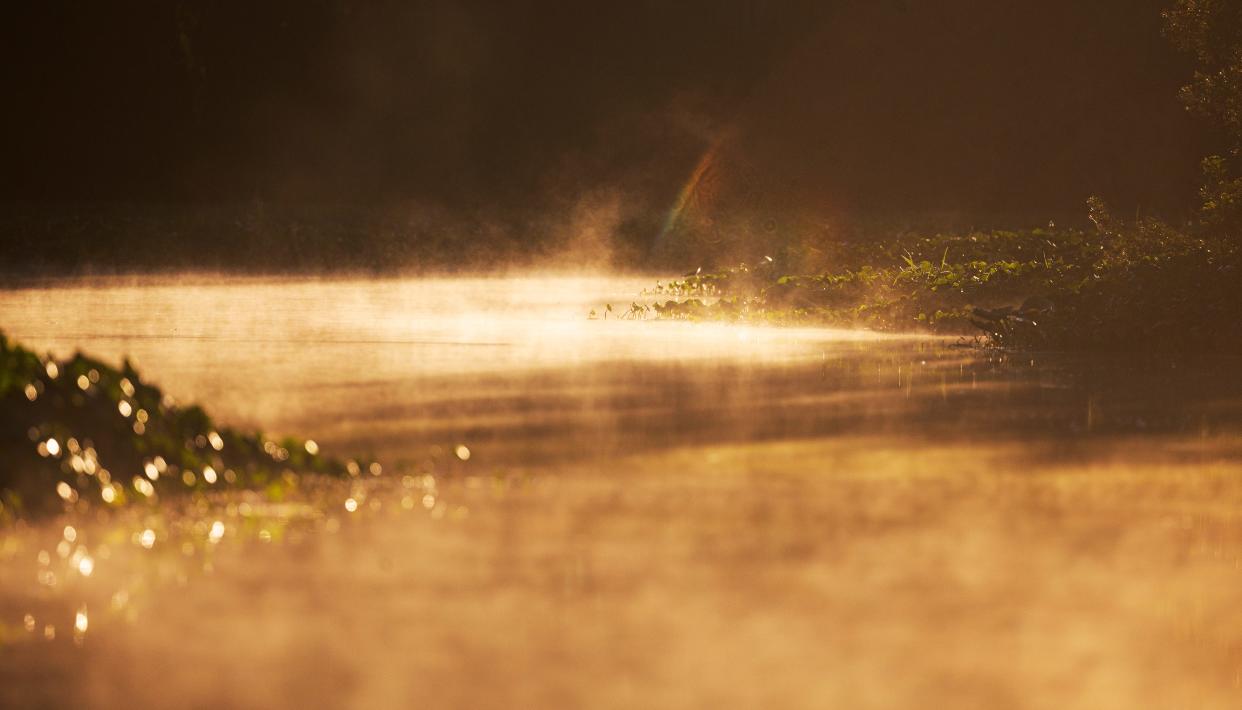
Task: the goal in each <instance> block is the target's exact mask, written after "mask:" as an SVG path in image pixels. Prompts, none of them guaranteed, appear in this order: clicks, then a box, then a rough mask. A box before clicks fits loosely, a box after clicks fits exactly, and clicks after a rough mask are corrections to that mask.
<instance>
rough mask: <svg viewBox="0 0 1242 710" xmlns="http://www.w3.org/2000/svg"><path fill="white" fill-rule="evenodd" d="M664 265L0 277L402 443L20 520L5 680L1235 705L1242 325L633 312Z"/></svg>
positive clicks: (472, 699) (351, 691)
mask: <svg viewBox="0 0 1242 710" xmlns="http://www.w3.org/2000/svg"><path fill="white" fill-rule="evenodd" d="M650 283H651V280H648V279H617V278H596V277H565V276H554V275H543V276H520V277H507V278H441V279H404V280H403V279H353V280H306V279H300V280H294V279H267V280H264V279H242V280H238V279H215V278H210V277H206V276H187V277H182V278H174V277H161V278H159V279H143V280H122V279H101V280H97V281H93V282H85V283H77V284H57V285H53V286H49V287H44V288H36V287H31V288H24V289H18V290H10V291H4V292H0V327H3V328H4V330H5V332H6V333H7V334H8V335H10V336H11V337H12V338H14V339H15V340H17V341H18V342H21V343H23V344H25V345H27V346H29V347H33V348H36V349H39V350H42V351H50V352H53V353H56V354H57V355H68V354H70V353H72V352H73V351H74V350H75V349H81V350H83V351H85V352H87V353H89V354H92V355H95V356H98V357H101V358H103V359H105V360H109V361H113V362H119V360H120V359H121V358H122V357H130V358H131V359H132V360H133V361H134V362H135V364H136V365H137V366H138V367H139V370H140V371H141V372H143V373H144V376H145V377H147V378H149V379H151V380H154V381H155V382H157V383H159V384H160V385H162V386H163V388H164V389H165V390H166V391H167V392H168V393H170V394H172V395H173V396H174V397H176V398H177V399H178V400H180V401H186V402H188V401H193V402H198V403H201V404H203V405H204V406H205V407H206V408H207V410H208V411H210V412H211V413H212V414H213V415H214V416H216V418H217V420H219V421H222V422H223V423H225V424H228V425H235V426H242V427H254V428H262V429H263V430H264V431H267V432H272V433H276V434H297V435H301V436H307V437H310V438H313V439H315V440H316V441H317V442H319V444H320V446H321V448H322V450H323V451H325V452H326V453H330V454H334V455H338V456H348V455H352V454H360V455H373V456H375V457H377V458H379V459H380V460H381V461H382V462H383V463H384V471H383V473H382V474H381V475H378V476H371V475H366V474H364V475H363V476H362V477H360V478H358V479H351V480H345V481H337V480H317V479H309V478H308V479H303V480H301V481H300V482H299V484H298V487H297V489H296V493H295V494H294V495H292V496H290V497H286V498H283V499H281V500H279V501H276V500H273V499H271V498H270V497H266V496H263V495H261V494H258V493H254V492H245V491H222V492H220V493H219V494H217V495H213V496H209V497H207V498H204V499H197V500H189V499H186V500H181V501H164V502H163V504H162V507H160V508H156V509H145V508H144V509H138V508H131V509H129V510H127V511H123V512H112V513H107V514H103V513H99V514H95V513H91V514H75V515H74V516H65V517H62V518H58V519H55V520H49V521H43V522H39V523H36V524H29V525H21V526H18V527H16V528H13V529H10V530H7V531H4V532H3V533H2V534H3V536H4V537H3V540H2V541H0V706H3V707H10V706H11V707H64V706H68V705H71V704H73V705H79V706H87V707H106V708H113V707H115V708H128V707H178V708H183V707H256V708H258V707H305V706H314V707H349V708H372V707H410V706H415V705H430V706H436V707H470V708H491V707H495V708H511V707H537V708H562V707H563V708H581V707H601V708H634V707H643V708H690V707H704V708H709V707H710V708H719V707H739V708H752V707H753V708H760V707H762V708H773V707H781V708H785V707H788V708H800V707H807V708H825V707H850V708H871V707H875V708H893V707H910V708H924V707H954V708H998V707H1004V708H1045V707H1047V708H1052V707H1055V708H1134V707H1148V708H1164V707H1168V708H1174V707H1177V708H1181V707H1196V708H1235V707H1239V706H1240V704H1242V614H1240V612H1239V609H1242V607H1240V606H1239V605H1238V603H1237V601H1238V599H1239V594H1240V593H1242V592H1239V590H1242V437H1240V436H1239V432H1242V378H1240V377H1239V375H1238V370H1237V364H1238V363H1237V361H1236V360H1235V359H1231V358H1230V355H1229V354H1205V355H1204V356H1203V357H1202V358H1201V359H1199V360H1198V361H1196V362H1186V361H1180V362H1174V361H1166V360H1160V359H1139V358H1135V357H1133V356H1128V355H1125V354H1116V355H1113V356H1109V357H1101V358H1093V359H1087V358H1070V357H1065V356H1057V355H1053V354H1040V355H1035V356H1029V355H1024V356H1021V357H1018V356H1014V355H1009V354H1001V353H995V352H987V351H981V350H978V349H973V348H963V347H958V346H957V345H958V344H957V343H955V342H954V341H952V340H943V339H935V338H927V337H919V336H908V337H894V336H878V335H874V334H868V333H858V332H850V331H835V330H827V329H813V328H805V329H796V328H769V327H757V326H737V325H714V324H701V323H680V322H656V321H648V320H631V319H622V318H619V317H618V316H619V315H620V314H622V313H623V312H625V311H626V310H627V309H628V307H629V305H630V303H631V302H632V301H634V300H639V296H638V295H637V294H638V293H639V291H640V290H641V289H642V288H643V287H644V286H647V285H649V284H650ZM604 304H612V305H613V308H612V310H611V312H607V311H606V309H605V308H604V307H603V306H604ZM592 310H594V311H596V313H597V315H599V316H602V314H604V313H605V312H607V313H608V316H607V318H604V317H595V318H590V317H588V314H589V313H590V312H591V311H592ZM83 559H89V560H90V563H89V565H87V566H86V567H83ZM84 570H85V572H84Z"/></svg>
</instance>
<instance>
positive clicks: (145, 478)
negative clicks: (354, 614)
mask: <svg viewBox="0 0 1242 710" xmlns="http://www.w3.org/2000/svg"><path fill="white" fill-rule="evenodd" d="M357 470H358V465H357V464H356V463H354V462H350V463H349V464H342V463H341V462H339V461H336V460H334V459H331V458H327V457H325V456H323V455H321V454H320V453H319V446H318V444H317V443H316V442H314V441H308V440H301V439H296V438H292V437H286V438H280V439H275V438H271V437H267V436H264V435H263V434H262V433H259V432H249V433H247V432H240V431H236V430H234V429H230V428H227V427H220V426H217V425H216V424H215V423H214V422H213V421H212V419H211V417H210V416H208V414H207V413H206V412H205V411H204V410H203V409H202V408H201V407H198V406H194V405H189V406H181V405H179V404H178V403H176V402H175V401H174V400H173V399H172V398H171V397H169V396H167V395H166V394H165V393H164V392H163V391H161V390H160V388H159V387H157V386H155V385H154V384H151V383H148V382H146V381H144V380H143V379H142V378H141V377H140V376H139V374H138V372H137V371H136V370H135V369H134V367H133V366H132V365H131V364H130V363H129V362H128V361H126V362H125V363H123V364H122V366H121V367H120V368H114V367H110V366H108V365H106V364H105V363H103V362H101V361H99V360H95V359H92V358H90V357H87V356H85V355H82V354H80V353H79V354H75V355H74V356H73V357H71V358H68V359H64V360H56V359H55V358H52V357H50V356H47V357H41V356H39V355H37V354H36V353H34V352H33V351H30V350H27V349H25V348H23V347H21V346H19V345H16V344H13V343H10V342H9V341H8V339H7V338H6V337H5V336H4V335H3V334H0V520H2V519H3V518H6V517H12V516H14V515H16V514H21V513H32V512H33V513H37V512H40V511H48V510H52V509H55V508H57V507H58V506H69V507H74V506H82V507H84V506H90V505H105V506H119V505H125V504H127V503H134V502H141V501H147V502H154V501H156V500H158V498H159V497H160V496H163V495H170V494H179V493H186V492H195V491H200V492H201V491H207V490H210V489H213V488H217V487H224V486H245V487H252V488H262V489H264V490H265V491H266V492H267V493H268V494H269V495H271V496H277V497H278V496H279V495H280V493H281V490H282V489H283V488H284V487H286V486H289V485H296V482H297V476H298V475H299V474H303V473H320V474H329V475H342V474H345V473H347V472H350V471H357Z"/></svg>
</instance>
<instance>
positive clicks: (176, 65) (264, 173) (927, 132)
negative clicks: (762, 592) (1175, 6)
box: [0, 0, 1214, 270]
mask: <svg viewBox="0 0 1242 710" xmlns="http://www.w3.org/2000/svg"><path fill="white" fill-rule="evenodd" d="M1165 4H1166V3H1165V2H1163V1H1162V0H1107V1H1105V2H1097V3H1080V2H1071V1H1070V0H1056V1H1054V2H1036V1H1035V0H1023V1H1021V2H1012V3H994V2H986V1H984V0H951V1H950V2H941V3H917V2H905V1H900V0H886V1H882V2H864V1H863V0H837V1H835V2H813V1H811V0H792V1H790V2H783V3H766V2H758V1H757V0H726V1H725V2H713V3H697V2H691V3H664V2H655V1H654V0H651V1H644V2H637V3H599V4H585V3H553V2H533V1H527V2H503V3H502V2H449V1H447V0H415V1H411V2H395V1H394V2H384V1H375V2H371V1H368V2H363V1H361V0H269V1H267V2H242V1H240V0H238V1H233V0H219V1H210V0H175V1H174V0H159V1H157V0H117V1H115V2H108V3H99V2H89V1H86V0H79V1H73V0H51V1H49V2H23V3H20V4H18V5H17V6H16V7H14V8H9V9H8V10H7V11H6V23H5V25H6V27H5V32H4V34H5V37H4V38H3V39H4V42H3V45H4V48H3V50H0V51H3V52H4V54H5V57H4V61H3V62H2V63H0V77H2V80H3V82H4V85H5V87H6V103H7V104H8V107H9V108H8V110H7V112H6V113H7V116H6V124H7V125H6V128H5V129H4V131H3V142H4V144H3V146H2V148H3V152H4V155H5V156H6V157H5V161H6V170H5V171H4V173H3V175H2V176H0V180H2V181H3V182H2V183H0V202H2V203H3V208H2V212H3V214H0V230H2V233H0V240H3V241H2V242H0V258H2V259H3V261H4V264H5V265H6V266H7V267H9V269H10V270H13V269H19V268H23V267H25V266H30V265H45V266H48V267H49V268H54V267H64V266H69V267H73V268H89V267H92V266H95V267H99V268H105V269H107V268H136V267H145V266H201V265H211V266H221V267H244V268H252V269H254V268H257V269H271V268H277V269H278V268H285V267H288V266H301V267H318V266H321V265H323V266H336V265H341V264H346V265H349V266H370V267H377V266H378V267H381V268H386V267H389V266H409V265H410V264H411V263H412V262H413V263H423V262H426V261H428V260H441V261H444V262H449V263H451V262H453V261H456V260H462V259H466V260H469V261H474V260H476V259H477V260H482V261H486V260H487V259H488V258H495V256H496V255H501V256H504V257H507V256H509V255H511V254H514V253H527V254H530V253H539V252H544V251H555V250H556V249H557V248H559V246H560V245H561V244H562V242H564V241H565V238H564V234H565V232H566V231H567V230H568V231H573V230H574V229H578V228H579V227H580V226H581V224H582V223H588V224H592V226H593V228H599V229H606V230H607V232H608V234H609V236H610V238H611V239H613V240H614V242H615V244H616V246H617V250H618V253H619V254H621V255H622V258H623V259H624V260H627V261H631V262H633V263H641V262H642V261H643V260H644V259H647V258H649V257H650V255H651V254H652V249H653V247H656V246H659V244H658V242H659V240H660V234H661V232H662V231H664V228H665V225H666V215H667V213H668V212H669V210H670V209H671V208H672V207H673V206H674V204H675V203H676V202H677V199H678V194H679V192H680V191H681V190H682V187H683V185H684V184H685V183H686V181H687V180H688V179H689V177H690V176H691V175H692V174H693V173H694V171H695V167H696V164H698V163H699V160H700V158H701V157H702V156H703V155H704V153H705V152H706V151H707V150H708V149H709V148H710V147H711V146H712V145H713V144H716V143H721V145H723V146H724V148H723V149H722V153H724V154H723V155H722V156H720V159H719V160H718V161H717V163H718V165H717V166H716V174H714V175H713V180H714V181H715V182H716V187H717V188H718V190H717V191H718V193H719V195H718V199H717V200H716V201H715V202H714V203H713V204H708V205H706V206H704V209H710V210H716V211H719V213H720V214H719V215H718V216H716V217H714V219H715V223H716V224H725V223H730V224H738V225H743V226H741V227H739V228H749V227H746V226H745V225H754V224H768V223H770V222H772V221H773V220H778V221H779V223H780V225H781V226H780V228H781V229H822V225H823V224H824V223H825V221H828V222H831V223H832V224H833V225H837V227H834V228H836V229H838V230H839V232H840V233H838V234H835V235H833V236H834V238H835V237H840V236H841V235H842V234H845V233H849V234H857V233H860V231H859V230H857V229H855V230H852V231H851V230H848V229H845V228H844V227H841V226H840V225H844V224H849V223H850V221H851V220H855V221H858V218H860V217H863V216H867V215H875V214H881V215H885V217H886V219H891V218H892V215H894V214H898V215H899V216H900V218H901V219H907V221H913V222H917V221H919V220H920V219H922V217H921V216H926V215H932V214H934V215H938V217H937V220H939V221H941V222H951V223H952V224H951V225H950V226H954V227H959V226H967V227H969V226H982V225H984V224H986V223H987V222H988V220H994V218H993V217H991V216H994V215H998V214H1004V215H1018V216H1019V219H1020V220H1026V221H1027V222H1030V223H1043V222H1046V221H1047V220H1048V219H1049V218H1057V219H1060V218H1063V217H1064V216H1068V215H1074V214H1078V215H1081V214H1082V212H1083V211H1082V209H1081V205H1082V204H1083V200H1084V199H1085V197H1086V196H1087V195H1090V194H1100V195H1103V196H1104V197H1106V198H1108V199H1109V200H1110V203H1111V204H1113V205H1114V206H1115V208H1116V209H1117V210H1118V211H1120V212H1123V213H1130V212H1132V211H1135V210H1138V211H1143V212H1159V213H1165V214H1176V213H1177V212H1178V211H1179V210H1183V209H1185V208H1186V207H1187V206H1189V205H1192V204H1194V198H1195V194H1194V186H1195V185H1196V184H1197V183H1196V179H1195V176H1196V174H1197V171H1198V160H1199V157H1200V156H1202V155H1204V154H1206V153H1208V152H1209V150H1208V146H1210V144H1211V142H1212V140H1213V139H1214V136H1213V135H1212V134H1210V133H1209V132H1208V131H1207V130H1206V129H1205V128H1204V124H1201V123H1200V122H1198V121H1197V120H1196V119H1195V118H1194V117H1192V116H1190V115H1188V114H1187V113H1186V112H1185V111H1184V110H1183V108H1182V106H1181V105H1180V104H1179V102H1178V100H1177V89H1178V87H1179V86H1180V85H1181V84H1182V83H1184V82H1185V80H1186V78H1187V77H1188V76H1189V74H1190V67H1191V62H1192V58H1191V57H1188V56H1186V55H1184V54H1179V53H1177V52H1176V51H1175V50H1174V48H1172V47H1171V46H1170V44H1169V42H1168V41H1167V40H1166V39H1165V38H1164V37H1162V36H1161V20H1160V17H1159V11H1160V9H1161V8H1162V6H1164V5H1165ZM722 137H727V140H722ZM739 184H743V185H744V186H745V187H744V189H739V188H738V187H737V186H738V185H739ZM584 204H585V205H587V206H588V207H590V206H593V205H594V206H598V205H605V206H607V209H605V210H604V211H605V212H607V215H606V218H601V220H602V221H601V224H600V225H594V221H593V219H592V218H591V216H590V215H587V216H586V217H583V216H582V212H583V205H584ZM588 212H589V210H588ZM741 213H744V214H741ZM575 214H577V215H578V216H577V217H574V216H573V215H575ZM756 215H759V217H756ZM904 215H910V217H908V218H906V217H904ZM820 217H825V218H826V219H820ZM729 220H733V221H732V222H729ZM932 221H935V220H932ZM807 225H811V226H807Z"/></svg>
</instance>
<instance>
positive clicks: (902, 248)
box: [650, 0, 1242, 351]
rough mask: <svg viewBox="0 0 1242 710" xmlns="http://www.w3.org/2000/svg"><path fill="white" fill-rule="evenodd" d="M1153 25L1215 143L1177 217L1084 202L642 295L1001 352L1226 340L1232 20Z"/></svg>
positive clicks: (1185, 6) (1206, 5) (1233, 177)
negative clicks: (1055, 220)
mask: <svg viewBox="0 0 1242 710" xmlns="http://www.w3.org/2000/svg"><path fill="white" fill-rule="evenodd" d="M1164 17H1165V28H1166V33H1167V35H1168V36H1169V38H1170V39H1171V41H1172V42H1173V43H1174V44H1175V45H1176V46H1177V47H1178V48H1179V49H1181V50H1183V51H1185V52H1187V53H1188V54H1190V55H1191V56H1193V57H1194V59H1195V62H1196V64H1197V67H1198V70H1197V71H1196V72H1195V74H1194V76H1193V78H1192V79H1191V81H1190V83H1188V84H1187V85H1186V86H1185V87H1184V88H1183V90H1182V96H1181V98H1182V100H1183V103H1184V104H1185V106H1186V108H1187V109H1188V110H1190V111H1193V112H1196V113H1198V114H1201V115H1204V116H1206V117H1208V118H1210V119H1213V120H1214V121H1215V122H1216V124H1217V125H1218V127H1219V128H1220V129H1221V131H1222V135H1223V136H1224V138H1223V142H1222V148H1223V150H1222V154H1220V155H1212V156H1209V157H1207V158H1205V159H1204V160H1203V181H1202V184H1201V186H1200V188H1199V190H1198V195H1199V198H1200V199H1199V204H1198V206H1197V208H1196V209H1195V210H1194V212H1193V214H1192V215H1191V216H1190V217H1189V218H1187V219H1184V220H1181V221H1179V222H1177V223H1171V222H1168V221H1162V220H1160V219H1156V218H1152V217H1136V218H1134V219H1132V220H1122V219H1118V218H1117V217H1116V216H1115V215H1114V214H1113V213H1112V212H1111V211H1110V210H1109V208H1108V206H1107V204H1106V203H1105V201H1104V200H1103V199H1101V198H1099V197H1091V198H1089V199H1088V200H1087V217H1088V218H1089V221H1090V225H1091V226H1090V227H1089V228H1085V229H1063V228H1062V229H1058V228H1056V227H1055V226H1053V225H1052V224H1050V225H1049V226H1048V228H1047V229H1028V230H1021V231H978V232H976V231H971V232H963V233H950V234H944V233H935V234H919V233H914V232H908V233H901V234H896V235H892V236H890V237H887V238H881V239H871V240H865V241H857V242H855V243H852V244H841V245H836V248H834V250H833V252H832V254H831V259H830V260H829V261H830V262H831V266H828V267H826V268H813V267H812V268H810V269H808V268H807V265H808V264H811V263H815V262H823V261H824V259H823V253H822V250H817V246H816V245H815V244H812V243H806V244H803V243H797V242H796V241H795V246H792V247H790V246H783V247H779V248H778V247H776V246H775V245H772V246H770V247H769V249H770V250H771V251H770V252H769V253H768V254H767V255H765V256H763V257H762V258H760V259H758V260H757V261H752V262H751V263H749V264H740V265H738V266H735V267H733V268H729V269H725V270H720V271H715V272H713V273H702V272H696V273H694V274H691V275H688V276H686V277H685V278H684V279H682V280H678V281H675V282H673V283H671V284H658V285H657V286H656V288H655V289H654V296H655V297H656V299H657V302H656V303H655V304H654V305H653V306H651V307H650V308H651V310H652V311H654V313H656V314H657V315H659V316H661V317H666V318H724V319H733V320H748V321H763V322H779V323H792V322H813V323H817V324H827V325H834V326H844V327H863V328H873V329H877V330H888V331H912V330H924V331H930V332H933V333H943V334H950V335H956V336H964V337H973V339H974V341H975V342H980V343H987V344H991V345H995V346H1000V347H1005V348H1017V349H1059V350H1108V349H1112V350H1132V351H1133V350H1166V349H1211V348H1221V347H1228V346H1235V347H1236V346H1237V345H1239V344H1242V325H1240V324H1239V320H1240V319H1239V313H1238V310H1239V306H1240V305H1242V171H1240V170H1239V163H1240V158H1242V9H1239V8H1238V7H1237V6H1236V5H1235V4H1234V3H1231V2H1224V1H1217V0H1180V2H1177V3H1175V4H1174V5H1173V6H1172V7H1171V8H1170V9H1169V10H1168V11H1166V12H1165V14H1164ZM756 241H758V243H760V244H762V243H763V240H762V239H759V240H756ZM817 251H818V252H819V253H815V252H817ZM809 255H813V256H815V257H816V258H808V256H809ZM666 296H667V298H665V297H666Z"/></svg>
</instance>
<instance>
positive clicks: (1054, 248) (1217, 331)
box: [649, 201, 1242, 349]
mask: <svg viewBox="0 0 1242 710" xmlns="http://www.w3.org/2000/svg"><path fill="white" fill-rule="evenodd" d="M1092 216H1093V218H1094V219H1096V220H1098V222H1097V224H1098V225H1099V227H1098V228H1097V229H1096V230H1095V231H1091V232H1088V231H1080V230H1056V229H1048V230H1043V229H1035V230H1030V231H1024V232H988V233H973V234H964V235H934V236H919V235H903V236H900V237H897V238H894V239H892V240H890V241H887V242H884V243H881V244H871V245H855V246H853V247H851V248H849V249H847V250H844V251H843V255H842V256H841V257H840V258H841V265H840V266H839V267H838V268H836V269H834V270H830V271H823V272H820V273H815V274H809V275H799V274H796V273H789V270H788V269H787V268H782V267H784V266H785V265H786V263H787V262H786V260H785V259H783V258H777V259H767V258H765V259H764V260H762V261H761V262H760V263H759V264H758V265H755V266H748V265H739V266H738V267H735V268H732V269H729V270H725V271H722V272H720V273H711V274H694V275H689V276H687V277H685V278H684V279H683V280H680V281H675V282H673V283H671V284H658V285H657V287H656V289H655V290H654V292H653V294H654V295H656V296H657V298H659V297H660V296H665V295H667V296H672V297H673V298H671V299H668V300H665V301H663V302H660V303H656V304H655V305H654V306H653V310H654V311H655V312H656V314H657V315H659V316H660V317H664V318H724V319H730V320H747V321H761V322H775V323H784V324H788V323H819V324H829V325H834V326H842V327H862V328H871V329H875V330H885V331H912V330H927V331H931V332H935V333H944V334H953V335H971V334H974V335H980V336H983V337H984V338H986V340H987V342H989V343H991V344H994V345H998V346H1002V347H1010V348H1038V349H1045V348H1050V349H1148V348H1152V347H1157V348H1168V347H1176V348H1181V347H1209V346H1213V345H1219V344H1223V343H1226V342H1239V336H1240V335H1242V329H1240V328H1239V325H1238V320H1237V318H1236V312H1235V311H1236V308H1237V304H1239V303H1242V285H1240V284H1239V280H1238V276H1239V275H1240V274H1242V270H1239V268H1238V267H1239V266H1240V265H1242V264H1239V256H1240V255H1239V253H1238V249H1237V248H1236V245H1235V244H1233V243H1231V242H1229V241H1227V240H1224V239H1220V238H1215V237H1211V236H1206V235H1204V236H1194V235H1192V234H1190V233H1187V232H1184V231H1179V230H1174V229H1171V228H1169V227H1168V226H1166V225H1164V224H1162V223H1160V222H1156V221H1141V222H1138V223H1135V224H1131V225H1118V224H1117V223H1116V222H1115V220H1113V219H1112V218H1111V217H1109V216H1108V214H1107V211H1106V210H1105V209H1104V207H1103V205H1102V203H1100V202H1098V201H1093V211H1092ZM649 295H652V294H649Z"/></svg>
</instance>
